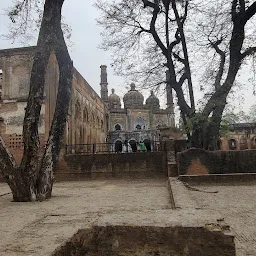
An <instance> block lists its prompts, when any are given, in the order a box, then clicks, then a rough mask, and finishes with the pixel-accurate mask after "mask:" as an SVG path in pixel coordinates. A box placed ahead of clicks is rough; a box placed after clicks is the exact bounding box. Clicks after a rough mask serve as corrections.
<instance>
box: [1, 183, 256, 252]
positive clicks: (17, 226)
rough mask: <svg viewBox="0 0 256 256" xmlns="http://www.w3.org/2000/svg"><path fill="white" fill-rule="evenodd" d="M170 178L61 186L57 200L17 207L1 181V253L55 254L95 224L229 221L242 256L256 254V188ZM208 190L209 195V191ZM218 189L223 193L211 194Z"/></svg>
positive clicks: (198, 223) (195, 224)
mask: <svg viewBox="0 0 256 256" xmlns="http://www.w3.org/2000/svg"><path fill="white" fill-rule="evenodd" d="M171 185H172V190H173V195H174V200H175V205H176V207H177V209H175V210H173V209H172V205H171V197H170V193H169V191H168V186H167V179H137V180H136V179H135V180H130V179H126V180H94V181H77V182H60V183H56V184H55V185H54V190H53V197H52V199H50V200H48V201H45V202H34V203H14V202H12V201H11V200H12V197H11V194H9V192H10V191H9V188H8V186H7V185H5V184H3V183H0V218H1V221H0V234H1V235H0V255H8V256H9V255H10V256H14V255H17V256H21V255H22V256H23V255H26V256H34V255H44V256H45V255H50V254H51V252H53V251H54V250H55V249H56V248H57V247H58V246H59V245H61V244H63V243H64V242H65V241H66V240H67V239H68V238H70V237H71V236H73V234H74V233H76V231H77V230H78V229H80V228H86V227H91V226H92V225H108V224H110V225H120V224H128V225H150V226H154V225H157V226H177V225H182V226H190V227H191V226H205V225H207V224H211V223H216V222H217V221H220V220H221V221H223V220H224V221H225V223H227V224H229V225H230V226H231V229H232V232H233V234H235V235H236V240H235V241H236V247H237V255H238V256H242V255H243V256H245V255H250V256H252V255H254V256H255V255H256V249H255V245H254V244H255V237H256V236H255V235H256V227H255V226H256V215H255V210H256V202H255V200H253V198H254V197H255V196H256V189H255V186H246V185H243V186H210V187H209V186H199V187H198V186H197V187H195V188H196V189H199V190H200V191H195V190H191V189H189V188H188V187H185V186H184V185H183V184H182V183H181V182H179V181H177V180H176V179H172V180H171ZM205 191H207V192H205ZM209 191H210V192H212V191H218V193H208V192H209Z"/></svg>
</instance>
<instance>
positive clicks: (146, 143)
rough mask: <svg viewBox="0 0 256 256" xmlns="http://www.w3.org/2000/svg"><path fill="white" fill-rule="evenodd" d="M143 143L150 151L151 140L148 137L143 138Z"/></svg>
mask: <svg viewBox="0 0 256 256" xmlns="http://www.w3.org/2000/svg"><path fill="white" fill-rule="evenodd" d="M144 144H145V146H146V148H147V151H148V152H150V151H151V141H150V140H149V139H145V140H144Z"/></svg>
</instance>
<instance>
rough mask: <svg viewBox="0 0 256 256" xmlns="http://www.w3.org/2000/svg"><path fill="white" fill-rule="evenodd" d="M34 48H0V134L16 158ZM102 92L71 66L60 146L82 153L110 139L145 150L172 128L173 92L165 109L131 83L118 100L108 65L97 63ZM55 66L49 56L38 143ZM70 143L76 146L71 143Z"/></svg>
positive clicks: (53, 91) (52, 97) (50, 111)
mask: <svg viewBox="0 0 256 256" xmlns="http://www.w3.org/2000/svg"><path fill="white" fill-rule="evenodd" d="M34 52H35V47H24V48H15V49H6V50H0V134H1V136H2V137H3V139H4V141H5V143H6V145H7V146H8V147H9V148H10V150H11V152H12V153H13V155H14V156H15V158H16V160H17V161H18V162H19V161H20V160H21V157H22V153H23V138H22V129H23V119H24V114H25V111H24V109H25V107H26V104H27V97H28V93H29V81H30V73H31V68H32V64H33V58H34ZM100 68H101V78H100V86H101V92H100V94H101V95H100V96H99V95H98V94H97V93H96V92H95V91H94V89H93V88H92V87H91V86H90V85H89V84H88V83H87V81H86V80H85V79H84V78H83V77H82V75H81V74H80V73H79V72H78V71H77V70H76V69H75V68H74V69H73V83H72V97H71V102H70V107H69V113H68V118H67V123H66V131H65V136H64V142H63V143H64V144H63V146H64V145H69V146H70V145H71V152H83V146H84V145H88V144H90V145H91V144H99V143H106V142H107V143H111V144H113V146H114V147H113V148H115V147H116V146H118V145H119V150H117V151H120V145H121V146H122V145H123V144H124V143H125V141H127V142H129V143H130V145H132V147H133V148H134V149H135V145H136V143H138V142H140V141H144V142H145V144H146V146H147V148H148V150H152V149H153V148H152V143H153V142H154V141H158V140H159V128H161V127H173V126H174V125H175V124H174V111H173V100H172V94H171V91H169V92H167V108H166V109H161V108H160V104H159V99H158V98H157V97H156V96H155V95H154V93H153V91H152V92H151V95H150V96H149V97H148V98H147V99H146V101H145V102H144V96H143V95H142V94H141V93H140V92H139V91H138V90H137V89H136V87H135V84H131V88H130V90H129V91H128V92H127V93H126V94H125V95H124V97H123V103H124V106H123V107H122V104H121V99H120V97H119V96H118V95H116V94H115V91H114V90H113V89H112V92H111V94H109V93H108V81H107V67H106V66H105V65H102V66H101V67H100ZM58 78H59V70H58V63H57V60H56V57H55V54H54V53H52V54H51V56H50V59H49V63H48V67H47V71H46V78H45V92H44V101H43V104H42V109H41V114H40V124H39V136H40V144H41V147H42V151H43V148H44V146H45V143H46V142H47V139H48V134H49V131H50V126H51V121H52V118H53V115H54V110H55V103H56V97H57V91H58ZM72 145H75V146H74V147H73V146H72Z"/></svg>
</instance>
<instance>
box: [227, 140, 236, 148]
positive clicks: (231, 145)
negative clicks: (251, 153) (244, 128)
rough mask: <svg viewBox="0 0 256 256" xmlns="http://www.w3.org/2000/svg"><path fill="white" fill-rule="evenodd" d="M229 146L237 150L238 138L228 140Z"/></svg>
mask: <svg viewBox="0 0 256 256" xmlns="http://www.w3.org/2000/svg"><path fill="white" fill-rule="evenodd" d="M228 146H229V149H231V150H235V149H236V140H235V139H230V140H229V141H228Z"/></svg>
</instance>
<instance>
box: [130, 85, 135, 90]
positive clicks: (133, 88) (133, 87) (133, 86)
mask: <svg viewBox="0 0 256 256" xmlns="http://www.w3.org/2000/svg"><path fill="white" fill-rule="evenodd" d="M131 91H135V83H131Z"/></svg>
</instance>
